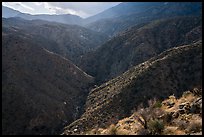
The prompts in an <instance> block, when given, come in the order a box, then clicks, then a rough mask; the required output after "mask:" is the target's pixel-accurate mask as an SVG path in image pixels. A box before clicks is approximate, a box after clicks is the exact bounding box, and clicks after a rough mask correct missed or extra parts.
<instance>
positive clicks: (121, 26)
mask: <svg viewBox="0 0 204 137" xmlns="http://www.w3.org/2000/svg"><path fill="white" fill-rule="evenodd" d="M189 15H196V16H201V15H202V4H201V3H200V2H123V3H121V4H119V5H117V6H115V7H113V8H110V9H108V10H106V11H104V12H102V13H99V14H97V15H95V16H92V17H89V18H87V19H85V20H84V22H86V21H89V22H90V21H91V22H90V23H88V24H86V25H85V26H86V27H87V28H89V29H92V30H95V31H98V32H102V33H104V34H107V35H109V36H110V37H111V36H114V35H116V34H117V33H119V32H121V31H124V30H126V29H127V28H129V27H131V26H134V25H137V24H140V23H145V22H149V21H152V20H155V19H161V18H167V17H176V16H189Z"/></svg>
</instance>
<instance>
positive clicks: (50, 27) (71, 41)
mask: <svg viewBox="0 0 204 137" xmlns="http://www.w3.org/2000/svg"><path fill="white" fill-rule="evenodd" d="M2 23H3V29H4V28H10V27H13V28H18V29H21V30H22V31H23V32H24V33H26V34H35V35H38V37H36V38H35V40H36V42H38V39H39V38H41V39H44V41H46V42H47V44H42V46H43V47H44V48H46V49H47V50H49V51H51V52H54V53H57V54H60V55H61V56H63V57H66V58H68V59H70V60H72V61H73V62H74V63H76V60H77V59H78V58H80V57H81V56H82V55H83V54H85V53H87V52H89V51H92V50H95V49H96V48H98V47H99V46H100V45H101V44H103V43H104V41H106V40H107V39H108V37H107V36H105V35H103V34H101V33H98V32H95V31H92V30H89V29H86V28H84V27H81V26H77V25H68V24H60V23H53V22H48V21H43V20H33V21H30V20H24V19H22V18H14V17H13V18H8V19H6V18H3V19H2ZM39 36H40V37H39Z"/></svg>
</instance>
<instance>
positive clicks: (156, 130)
mask: <svg viewBox="0 0 204 137" xmlns="http://www.w3.org/2000/svg"><path fill="white" fill-rule="evenodd" d="M147 125H148V129H149V131H150V133H151V134H152V135H159V134H161V133H162V131H163V130H164V122H163V121H162V120H158V119H155V120H150V121H148V123H147Z"/></svg>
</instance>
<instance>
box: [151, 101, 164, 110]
mask: <svg viewBox="0 0 204 137" xmlns="http://www.w3.org/2000/svg"><path fill="white" fill-rule="evenodd" d="M161 106H162V102H161V101H159V100H157V101H156V102H155V104H154V105H153V107H154V108H160V107H161Z"/></svg>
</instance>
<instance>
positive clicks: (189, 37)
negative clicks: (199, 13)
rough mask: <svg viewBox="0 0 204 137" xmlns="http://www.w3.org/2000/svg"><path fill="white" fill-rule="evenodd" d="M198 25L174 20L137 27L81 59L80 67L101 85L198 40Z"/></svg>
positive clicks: (192, 20) (189, 20) (194, 21)
mask: <svg viewBox="0 0 204 137" xmlns="http://www.w3.org/2000/svg"><path fill="white" fill-rule="evenodd" d="M201 24H202V20H201V18H200V17H176V18H170V19H162V20H156V21H153V22H151V23H148V24H146V25H142V26H140V25H139V26H137V25H136V26H135V27H132V28H130V29H129V30H127V31H124V32H123V33H119V34H118V35H117V36H115V37H113V38H112V39H111V40H109V41H107V42H106V43H105V44H104V45H102V46H101V47H99V48H98V49H97V50H96V51H94V52H90V53H88V54H86V55H84V56H83V57H82V60H81V63H79V66H80V67H81V68H82V69H83V70H85V71H86V72H87V73H88V74H90V75H92V76H94V77H96V81H97V82H98V83H100V84H101V83H103V82H105V81H108V80H110V79H111V78H114V77H116V76H118V75H120V74H122V73H123V72H125V71H127V70H128V69H129V68H131V67H132V66H135V65H137V64H139V63H142V62H144V61H146V60H148V59H150V58H151V57H153V56H155V55H158V54H159V53H161V52H163V51H164V50H167V49H169V48H172V47H177V46H179V45H183V44H189V43H192V42H194V41H197V40H199V39H201V38H202V27H201Z"/></svg>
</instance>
